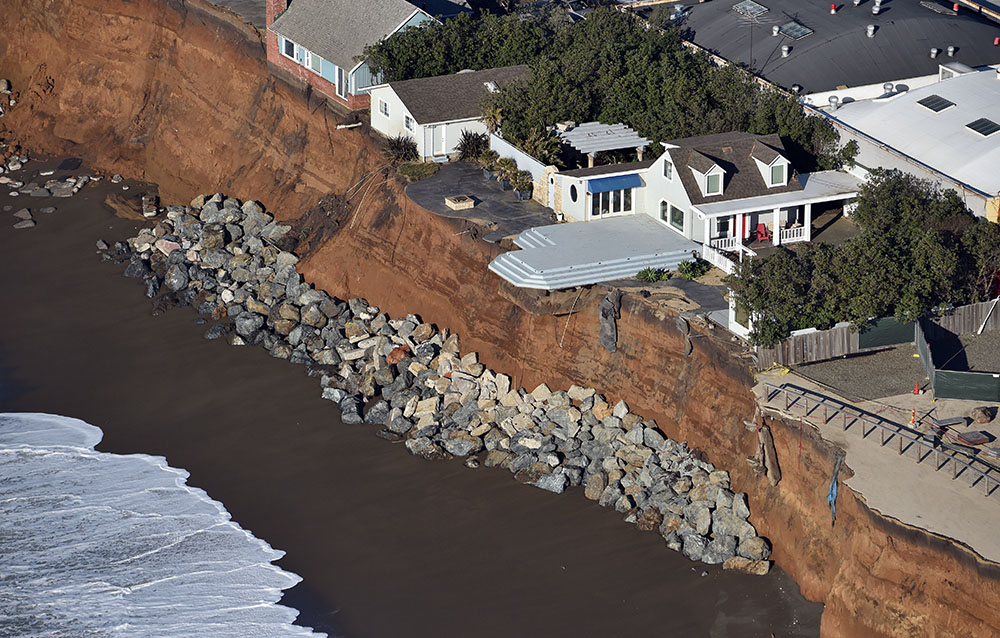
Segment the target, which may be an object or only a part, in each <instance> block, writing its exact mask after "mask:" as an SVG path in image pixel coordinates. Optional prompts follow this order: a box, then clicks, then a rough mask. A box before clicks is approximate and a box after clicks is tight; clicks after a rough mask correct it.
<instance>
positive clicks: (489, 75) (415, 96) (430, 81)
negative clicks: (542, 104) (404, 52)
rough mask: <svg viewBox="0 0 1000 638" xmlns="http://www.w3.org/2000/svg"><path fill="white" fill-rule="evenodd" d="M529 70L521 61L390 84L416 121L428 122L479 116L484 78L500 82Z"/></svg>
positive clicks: (501, 84) (519, 75)
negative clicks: (513, 63)
mask: <svg viewBox="0 0 1000 638" xmlns="http://www.w3.org/2000/svg"><path fill="white" fill-rule="evenodd" d="M530 73H531V69H530V68H529V67H528V66H527V65H525V64H520V65H517V66H505V67H500V68H498V69H485V70H483V71H467V72H465V73H454V74H452V75H440V76H437V77H430V78H418V79H416V80H404V81H402V82H390V83H389V86H390V87H392V90H393V91H394V92H395V93H396V95H397V96H398V97H399V99H400V100H401V101H402V102H403V104H404V105H405V106H406V110H408V111H409V112H410V115H412V116H413V119H414V120H416V121H417V123H418V124H431V123H433V122H449V121H451V120H464V119H469V118H474V117H479V116H480V110H479V105H480V104H481V103H482V101H483V98H485V97H486V95H487V89H486V85H485V83H486V82H494V83H496V84H497V86H503V85H504V84H506V83H508V82H510V81H512V80H514V79H517V78H526V77H528V75H529V74H530Z"/></svg>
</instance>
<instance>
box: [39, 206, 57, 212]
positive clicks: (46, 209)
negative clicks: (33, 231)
mask: <svg viewBox="0 0 1000 638" xmlns="http://www.w3.org/2000/svg"><path fill="white" fill-rule="evenodd" d="M38 212H39V213H54V212H56V209H55V207H54V206H46V207H45V208H39V209H38Z"/></svg>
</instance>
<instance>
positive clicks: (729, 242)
mask: <svg viewBox="0 0 1000 638" xmlns="http://www.w3.org/2000/svg"><path fill="white" fill-rule="evenodd" d="M740 243H741V242H740V239H739V238H738V237H719V238H716V239H713V240H711V244H712V248H716V249H718V250H736V247H737V246H739V245H740Z"/></svg>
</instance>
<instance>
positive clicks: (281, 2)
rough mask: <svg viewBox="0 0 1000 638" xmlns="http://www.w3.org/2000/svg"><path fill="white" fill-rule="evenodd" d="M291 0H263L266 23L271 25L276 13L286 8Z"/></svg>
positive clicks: (276, 15)
mask: <svg viewBox="0 0 1000 638" xmlns="http://www.w3.org/2000/svg"><path fill="white" fill-rule="evenodd" d="M290 2H291V0H264V16H265V20H266V25H267V26H271V23H272V22H274V19H275V18H276V17H278V14H279V13H281V12H282V11H284V10H285V9H287V8H288V5H289V3H290Z"/></svg>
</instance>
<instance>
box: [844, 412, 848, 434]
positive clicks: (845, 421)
mask: <svg viewBox="0 0 1000 638" xmlns="http://www.w3.org/2000/svg"><path fill="white" fill-rule="evenodd" d="M844 432H847V412H844Z"/></svg>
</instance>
